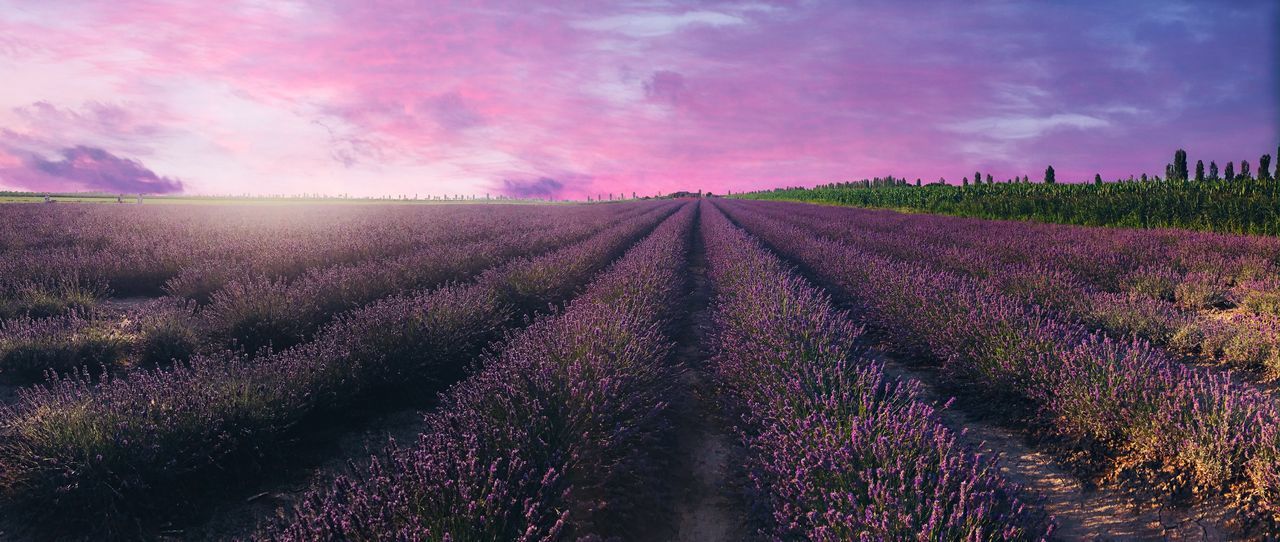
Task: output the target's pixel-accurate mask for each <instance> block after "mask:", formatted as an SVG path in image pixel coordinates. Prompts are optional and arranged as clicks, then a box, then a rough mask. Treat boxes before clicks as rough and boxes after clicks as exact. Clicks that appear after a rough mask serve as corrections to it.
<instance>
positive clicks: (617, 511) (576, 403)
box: [260, 207, 693, 540]
mask: <svg viewBox="0 0 1280 542" xmlns="http://www.w3.org/2000/svg"><path fill="white" fill-rule="evenodd" d="M692 218H693V213H692V208H691V207H686V208H685V210H683V211H681V212H680V213H679V214H677V215H676V216H675V217H674V218H672V219H670V220H668V221H667V222H666V223H665V224H663V225H662V226H660V227H659V228H658V229H657V230H656V231H655V232H654V233H653V234H652V235H651V236H650V237H649V238H648V239H646V240H645V241H643V242H642V243H640V244H639V245H637V246H636V247H635V248H633V249H631V250H630V251H629V252H628V253H627V254H626V255H625V256H624V257H623V258H622V259H621V260H620V261H619V262H618V263H616V264H615V265H614V266H613V267H611V268H610V269H609V270H608V271H607V272H605V273H603V274H601V275H600V276H599V277H598V278H597V279H596V280H595V281H594V282H593V283H592V284H591V286H590V287H589V288H588V289H587V290H586V291H585V292H584V293H583V294H582V295H581V296H579V297H578V298H577V299H575V300H574V301H573V303H571V304H570V305H569V306H568V308H567V309H566V310H565V311H564V312H563V313H560V314H558V315H556V316H554V317H548V318H544V319H541V320H539V321H537V322H535V323H534V324H533V325H531V326H530V327H529V328H528V329H526V330H525V331H524V332H522V333H520V334H519V335H517V336H516V337H514V338H513V339H512V340H511V341H509V342H508V344H507V345H506V347H505V348H504V349H503V351H502V352H501V354H500V355H498V356H497V357H495V358H493V359H490V360H488V361H487V362H486V363H485V367H484V369H483V370H482V371H481V372H479V373H478V374H476V375H474V376H472V377H470V378H468V379H466V380H464V381H462V382H461V383H459V384H458V385H457V386H455V387H454V388H453V389H452V390H450V391H449V392H448V393H447V394H446V395H445V398H444V401H443V405H442V407H441V409H440V411H439V412H437V413H434V414H431V415H429V416H428V417H427V419H426V428H425V430H424V432H423V433H422V435H421V436H420V437H419V440H418V443H417V445H416V446H414V447H411V448H401V447H398V446H396V445H395V444H394V443H393V444H392V445H391V446H390V447H389V448H388V449H387V450H386V451H384V452H383V454H381V455H379V456H377V457H374V458H373V459H372V461H371V462H370V464H369V465H368V466H367V467H362V468H360V469H359V470H358V471H357V472H356V473H354V474H352V475H348V476H340V477H338V478H337V479H336V480H334V481H333V482H332V483H330V484H326V485H321V486H319V487H316V488H315V489H313V490H312V491H311V492H310V493H309V494H308V495H307V497H306V498H304V499H303V501H302V502H301V503H300V504H299V505H298V506H297V507H296V509H295V510H293V511H292V513H291V514H289V515H287V516H285V517H284V518H282V519H281V520H280V521H279V522H278V523H276V524H275V525H272V526H270V527H269V528H268V529H267V530H266V531H265V532H264V533H262V534H261V535H260V536H261V537H262V538H264V539H271V540H339V539H341V540H353V539H354V540H388V539H395V540H555V539H561V538H574V537H591V536H610V535H620V534H623V532H620V531H617V530H616V529H617V528H618V527H617V525H616V522H617V520H618V518H619V517H626V516H627V514H628V513H629V512H631V511H632V509H629V508H626V507H624V505H625V504H627V503H631V504H634V503H636V502H638V501H640V500H642V496H643V495H644V494H646V493H652V491H653V488H652V486H650V485H649V484H652V483H653V478H654V476H655V474H656V473H657V469H656V466H657V462H656V459H655V458H654V447H655V444H656V443H657V442H658V435H659V434H660V433H661V432H662V431H663V430H664V429H665V422H664V418H663V412H664V409H665V407H666V398H667V396H668V391H667V390H668V389H669V388H670V386H671V385H672V383H673V379H674V373H673V370H672V368H670V367H669V366H668V365H666V364H665V363H664V362H665V359H666V357H667V355H668V351H669V348H670V345H669V340H668V338H667V337H666V335H665V334H664V333H663V329H664V322H665V321H666V320H667V319H668V318H670V317H671V316H672V311H673V307H674V306H677V303H676V301H677V299H678V296H679V295H680V293H681V291H682V289H683V287H682V284H683V274H682V271H683V267H684V265H683V260H684V257H685V252H686V251H687V247H688V243H687V241H688V237H689V235H688V232H689V228H690V226H691V225H692Z"/></svg>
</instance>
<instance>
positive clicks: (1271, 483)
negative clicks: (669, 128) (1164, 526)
mask: <svg viewBox="0 0 1280 542" xmlns="http://www.w3.org/2000/svg"><path fill="white" fill-rule="evenodd" d="M725 207H726V209H727V210H728V211H729V213H730V215H731V217H732V218H733V219H734V220H735V221H737V222H738V223H739V224H741V225H743V226H744V227H746V228H747V229H748V230H749V231H751V232H753V233H755V234H757V235H758V236H760V237H761V238H762V239H763V240H765V242H767V243H768V244H769V245H770V246H771V247H773V248H774V249H775V250H777V251H779V253H781V254H782V255H784V256H785V257H788V258H792V259H794V260H796V261H798V262H800V263H802V264H803V265H804V266H805V267H806V268H808V269H809V270H810V271H811V272H813V273H814V274H815V275H816V276H818V277H820V278H821V279H822V280H824V281H827V282H829V283H831V284H832V285H834V287H836V288H837V289H838V291H839V292H840V293H841V294H842V295H843V296H845V297H847V298H848V299H849V300H850V301H852V302H854V303H855V305H856V306H857V307H858V308H859V310H860V311H861V313H862V315H863V316H864V317H865V318H866V320H867V321H868V322H869V323H871V324H872V325H874V327H875V328H876V329H877V330H879V331H881V332H882V333H883V334H884V336H885V337H886V338H887V339H888V340H889V341H890V342H891V343H893V344H894V345H895V347H896V348H897V349H899V350H901V351H902V352H904V353H909V354H915V355H916V356H917V357H919V358H921V359H931V360H936V361H938V362H941V363H942V365H943V369H944V374H946V375H947V376H949V377H950V378H951V379H952V380H953V382H955V383H957V384H958V385H960V386H963V387H966V388H967V389H972V390H973V392H974V393H975V394H977V395H978V396H980V397H984V398H988V399H994V400H1004V401H1006V403H1007V404H1008V405H1010V406H1012V407H1024V408H1025V409H1026V411H1027V412H1028V413H1029V414H1034V415H1037V416H1038V417H1039V420H1040V422H1041V424H1042V426H1043V427H1044V428H1045V429H1047V430H1050V431H1052V432H1054V433H1056V434H1057V435H1059V436H1060V437H1062V438H1063V439H1064V440H1065V441H1066V442H1067V443H1069V444H1071V445H1072V446H1075V447H1076V448H1077V449H1080V450H1082V451H1086V452H1090V453H1092V454H1094V455H1095V456H1099V457H1101V458H1103V459H1105V460H1106V461H1107V464H1108V466H1109V468H1112V469H1115V470H1117V471H1131V472H1132V471H1136V472H1139V473H1141V474H1143V475H1145V476H1150V477H1152V478H1153V479H1155V480H1158V481H1160V482H1161V483H1163V484H1167V486H1168V487H1169V488H1171V489H1174V490H1187V491H1188V492H1190V493H1193V494H1200V495H1223V494H1226V495H1229V496H1231V497H1235V498H1237V499H1238V500H1237V502H1239V503H1242V504H1244V505H1245V506H1247V507H1248V508H1250V509H1252V510H1255V511H1258V512H1261V513H1262V515H1263V516H1269V517H1275V516H1276V514H1277V512H1280V471H1278V470H1277V469H1280V463H1278V462H1277V460H1280V431H1278V429H1280V412H1277V409H1276V407H1275V406H1274V403H1273V401H1272V399H1271V398H1270V397H1269V396H1265V395H1263V394H1261V393H1259V392H1257V391H1255V390H1253V389H1252V388H1250V387H1248V386H1242V385H1238V384H1235V383H1233V382H1232V381H1231V380H1230V378H1229V376H1226V375H1221V374H1215V373H1209V372H1206V371H1201V370H1195V369H1191V368H1188V367H1186V366H1184V365H1182V364H1180V363H1178V362H1176V361H1175V360H1173V359H1172V358H1170V357H1169V356H1168V355H1166V354H1164V353H1163V352H1162V351H1161V350H1159V349H1156V348H1153V347H1151V346H1150V345H1149V344H1148V343H1146V342H1143V341H1141V340H1128V339H1126V340H1116V339H1114V338H1112V337H1108V336H1107V335H1105V334H1103V333H1097V332H1091V331H1090V330H1089V329H1088V328H1086V327H1084V326H1082V325H1080V324H1078V323H1076V322H1074V321H1071V320H1067V319H1062V318H1060V317H1058V316H1056V315H1054V314H1052V313H1050V312H1046V311H1045V310H1043V309H1041V308H1040V307H1038V306H1035V305H1029V304H1027V303H1026V302H1025V300H1024V299H1023V298H1020V297H1016V296H1010V295H1008V294H1006V293H1004V292H1002V291H1000V289H999V288H997V287H996V286H995V285H993V284H990V283H987V282H983V281H978V280H974V279H973V278H971V277H967V276H963V275H957V274H954V273H948V272H944V271H938V270H936V269H932V268H930V267H928V266H925V265H920V264H917V263H914V262H909V261H899V260H894V259H890V258H885V257H883V256H879V255H877V254H874V253H871V252H869V251H865V250H861V249H859V248H858V247H856V246H852V245H847V244H843V243H840V242H837V241H833V240H829V239H821V238H819V237H815V236H814V235H812V234H810V233H807V232H806V231H804V230H803V229H801V228H798V227H795V226H790V225H787V224H785V223H782V222H779V221H777V220H774V219H770V218H767V217H765V216H763V215H761V214H760V213H758V212H757V211H756V210H755V207H754V206H752V205H750V204H728V205H726V206H725Z"/></svg>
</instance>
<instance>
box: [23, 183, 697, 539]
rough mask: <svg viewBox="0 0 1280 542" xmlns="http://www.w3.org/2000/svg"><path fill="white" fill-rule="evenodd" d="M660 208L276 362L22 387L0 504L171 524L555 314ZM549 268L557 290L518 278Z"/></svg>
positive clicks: (186, 367)
mask: <svg viewBox="0 0 1280 542" xmlns="http://www.w3.org/2000/svg"><path fill="white" fill-rule="evenodd" d="M672 211H673V208H672V207H671V206H669V205H668V206H660V207H658V208H656V209H653V211H652V212H649V213H646V214H643V215H640V216H637V217H636V218H633V219H631V220H627V221H625V222H623V223H621V224H619V225H617V226H615V227H612V228H609V229H608V230H606V231H604V232H601V233H600V234H598V235H596V236H593V237H592V238H590V239H588V240H586V241H583V242H581V243H579V244H577V245H574V246H570V247H566V248H563V249H560V250H557V251H554V252H552V253H549V254H547V255H544V256H540V257H537V258H519V259H516V260H514V261H512V262H510V263H508V264H506V265H504V266H502V267H499V268H496V269H493V270H490V271H488V272H486V273H484V274H482V275H481V276H480V277H479V278H477V279H476V281H475V282H473V283H471V284H458V285H451V286H446V287H444V288H441V289H438V290H435V291H429V292H421V293H417V294H413V295H405V296H397V297H394V298H391V299H387V300H384V301H381V302H379V303H376V304H374V305H371V306H369V307H366V308H363V309H360V310H358V311H355V312H354V313H351V314H349V315H346V316H343V317H341V318H339V319H338V320H336V321H335V322H333V323H332V324H330V325H329V326H328V327H326V329H324V330H322V331H321V332H320V333H319V334H318V336H317V339H316V340H315V341H312V342H309V343H304V344H302V345H299V346H298V347H295V348H292V349H288V350H284V351H281V352H279V353H275V354H271V355H268V356H263V357H260V358H255V359H252V360H242V359H237V358H230V359H228V358H226V357H225V356H209V357H204V356H197V357H196V358H194V359H193V360H192V361H191V362H190V363H185V364H178V365H175V366H174V367H172V368H169V369H156V370H143V371H135V372H131V373H129V374H128V375H127V376H125V377H123V378H110V377H106V378H103V379H102V382H101V383H96V384H95V383H94V382H93V381H92V379H90V378H89V376H91V375H89V374H86V373H79V374H77V375H74V376H69V377H66V378H59V379H55V380H54V381H52V382H51V383H50V384H48V385H44V386H37V387H34V388H30V389H26V390H23V391H21V392H20V394H19V397H18V401H17V402H16V403H15V404H12V405H5V406H0V499H3V501H4V502H5V504H7V505H8V508H9V509H10V510H14V511H21V512H23V513H25V514H28V515H29V517H30V518H31V520H32V523H33V524H37V525H43V526H45V527H50V528H54V527H56V528H61V529H69V530H75V529H81V530H84V529H88V530H90V531H91V532H98V533H103V532H105V533H109V534H114V535H120V534H121V533H127V532H128V531H127V530H128V529H134V528H136V524H137V523H138V522H140V521H142V520H144V519H145V520H146V521H149V522H155V521H156V520H157V519H159V518H163V517H166V516H170V515H172V514H173V513H176V512H178V511H180V510H181V509H182V507H183V506H184V505H186V504H187V503H190V502H191V500H192V499H193V498H197V497H199V496H200V495H202V494H205V493H209V492H213V491H216V490H217V489H218V488H221V487H226V486H227V485H228V484H231V483H233V482H234V481H237V480H244V479H245V476H247V475H250V474H253V473H256V472H259V471H261V470H262V469H263V468H265V467H266V466H268V465H270V464H271V461H272V460H273V459H276V458H278V456H279V455H280V454H282V453H283V452H284V451H285V450H287V446H288V444H289V437H290V436H291V435H292V434H294V433H293V432H294V431H296V430H298V428H299V427H300V426H303V427H305V424H306V423H312V422H314V421H316V420H319V418H318V416H320V415H321V414H324V413H331V412H335V411H340V410H342V409H344V408H345V407H349V406H352V405H356V404H359V403H361V402H367V401H368V400H370V399H371V398H374V397H377V396H378V395H379V392H382V391H386V390H392V389H409V388H412V387H414V386H419V387H423V388H425V389H430V388H431V387H433V386H439V385H443V384H446V383H447V382H448V381H450V380H451V379H453V378H456V375H459V374H461V372H462V368H463V366H464V365H465V362H466V361H467V360H468V359H469V358H470V357H471V356H473V355H475V354H476V353H477V352H478V351H479V349H480V348H482V347H483V346H484V345H486V344H487V343H489V342H490V341H491V340H493V339H494V338H496V337H497V336H499V334H500V333H501V331H502V329H504V327H505V326H506V325H507V324H508V323H510V322H513V321H515V318H516V316H518V314H519V311H518V310H517V309H516V307H520V306H524V305H526V304H527V303H528V302H530V300H533V299H536V300H537V301H538V302H540V303H541V305H539V306H541V307H545V306H546V305H545V304H546V303H547V302H552V301H559V300H560V299H562V298H557V296H559V295H562V294H564V293H566V292H572V291H573V290H574V289H576V288H577V287H578V286H580V285H581V284H583V283H585V282H586V281H587V280H588V279H589V278H590V276H591V275H592V274H593V273H594V272H595V271H597V270H598V269H600V268H601V267H603V266H604V265H606V264H607V263H608V262H609V261H610V260H611V259H613V258H614V257H615V256H617V255H618V254H620V253H621V252H622V250H623V249H625V248H626V247H627V246H629V245H630V244H631V243H633V242H634V241H635V240H636V239H638V238H639V237H640V236H641V235H643V234H644V233H645V232H647V231H649V230H651V229H652V228H653V227H654V225H655V224H656V223H657V222H658V221H660V220H661V219H662V218H663V217H664V216H666V215H668V214H670V213H671V212H672ZM544 270H545V271H544ZM549 270H556V271H557V272H556V274H555V276H556V277H557V278H558V280H557V281H555V282H551V283H546V282H538V283H532V282H530V281H529V280H528V277H530V276H534V277H542V276H546V275H547V274H548V273H549V272H550V271H549ZM125 536H128V535H127V534H126V535H125Z"/></svg>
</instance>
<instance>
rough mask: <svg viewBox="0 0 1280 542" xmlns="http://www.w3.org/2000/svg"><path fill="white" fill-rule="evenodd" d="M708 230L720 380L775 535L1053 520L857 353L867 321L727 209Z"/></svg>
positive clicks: (1008, 531)
mask: <svg viewBox="0 0 1280 542" xmlns="http://www.w3.org/2000/svg"><path fill="white" fill-rule="evenodd" d="M703 216H704V218H703V221H702V235H703V237H704V240H705V244H706V247H707V262H708V270H709V274H710V278H711V280H712V283H713V287H714V290H715V292H716V294H717V296H716V302H715V305H714V321H715V340H714V349H715V352H716V353H715V357H714V358H713V365H714V367H715V375H716V380H717V382H718V383H719V385H720V387H721V388H722V389H723V390H724V391H725V393H726V395H727V396H728V397H729V398H731V403H733V404H735V405H737V406H738V408H739V409H741V410H743V411H744V415H743V416H742V420H743V423H742V427H741V428H740V429H741V433H742V434H743V435H744V437H745V442H744V444H745V446H746V448H747V449H748V450H750V458H749V461H750V464H749V471H750V472H751V475H752V480H753V481H754V483H755V486H756V489H757V491H758V492H759V493H760V494H762V495H764V496H765V498H766V502H767V508H768V510H770V512H771V515H772V518H771V519H772V521H771V529H770V530H771V534H772V536H774V537H776V538H779V539H787V540H790V539H802V540H831V541H835V540H883V539H894V540H1032V539H1038V538H1042V537H1044V536H1047V535H1048V534H1049V533H1050V531H1051V527H1050V525H1049V524H1048V522H1047V521H1046V520H1045V518H1044V517H1043V515H1042V514H1039V513H1037V512H1035V511H1034V510H1033V509H1029V508H1027V507H1026V506H1025V505H1024V504H1023V503H1021V502H1020V501H1019V500H1018V499H1017V497H1016V495H1015V493H1016V489H1015V488H1013V487H1012V486H1011V485H1010V484H1009V483H1008V482H1006V481H1005V480H1004V479H1002V478H1001V477H1000V475H999V473H998V472H997V471H996V470H995V469H994V468H993V467H994V465H993V464H991V463H990V462H988V461H985V460H980V459H978V458H975V457H974V456H972V455H970V454H968V453H967V452H966V451H965V450H964V449H963V447H962V446H960V445H959V444H957V442H956V440H955V435H953V434H952V433H951V432H950V431H949V430H947V429H946V428H945V427H943V426H942V425H941V424H940V422H939V421H938V420H937V418H936V415H935V414H934V412H933V409H932V407H930V406H928V405H926V404H924V403H922V402H920V400H919V390H918V386H919V384H918V383H917V382H915V381H907V382H894V381H888V380H886V378H885V376H884V374H883V373H882V372H881V368H880V367H879V366H878V365H876V364H875V363H873V362H871V361H869V360H867V359H865V358H863V357H861V355H860V353H859V351H858V348H857V347H856V346H855V342H856V341H857V339H858V337H859V336H860V335H861V330H860V329H858V328H857V327H855V326H854V325H853V323H852V322H850V320H849V319H848V316H847V315H846V314H845V313H842V312H837V311H836V310H834V309H833V308H832V306H831V304H830V302H829V301H828V299H827V297H826V296H825V295H824V294H823V293H821V291H820V290H818V289H817V288H814V287H813V286H811V285H809V284H807V283H805V281H804V280H803V279H801V278H800V277H798V276H796V275H795V274H794V273H793V272H792V271H791V270H790V269H788V268H787V266H785V265H784V264H783V263H782V262H781V261H780V260H778V259H777V258H776V257H774V256H773V255H771V254H769V253H768V252H767V251H765V250H764V249H763V248H762V247H761V246H760V245H759V244H758V243H757V242H756V241H755V240H754V239H751V238H750V237H749V236H747V235H746V234H745V233H744V232H743V231H742V230H740V229H738V228H736V227H734V226H733V225H732V224H730V223H729V221H728V219H726V218H725V217H724V215H723V214H721V213H720V212H719V211H717V210H714V209H711V208H708V209H707V210H706V211H704V214H703Z"/></svg>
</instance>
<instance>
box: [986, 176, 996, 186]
mask: <svg viewBox="0 0 1280 542" xmlns="http://www.w3.org/2000/svg"><path fill="white" fill-rule="evenodd" d="M987 184H996V180H995V179H992V178H991V174H990V173H988V174H987Z"/></svg>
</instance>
